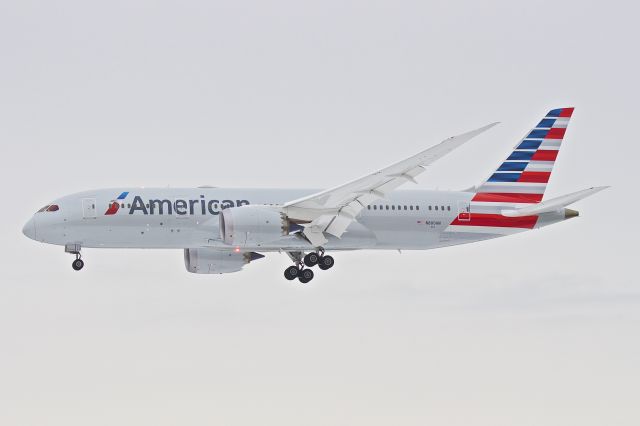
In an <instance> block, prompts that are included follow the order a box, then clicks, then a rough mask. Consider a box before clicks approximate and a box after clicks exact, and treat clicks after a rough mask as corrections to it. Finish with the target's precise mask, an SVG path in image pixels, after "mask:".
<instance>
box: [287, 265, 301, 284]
mask: <svg viewBox="0 0 640 426" xmlns="http://www.w3.org/2000/svg"><path fill="white" fill-rule="evenodd" d="M284 277H285V278H286V279H288V280H289V281H291V280H295V279H296V278H297V277H298V267H297V266H289V267H288V268H287V269H285V270H284Z"/></svg>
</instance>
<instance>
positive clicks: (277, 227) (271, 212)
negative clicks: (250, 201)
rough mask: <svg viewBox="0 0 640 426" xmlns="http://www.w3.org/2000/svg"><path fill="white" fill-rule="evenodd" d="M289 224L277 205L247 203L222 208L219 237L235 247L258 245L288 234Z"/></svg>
mask: <svg viewBox="0 0 640 426" xmlns="http://www.w3.org/2000/svg"><path fill="white" fill-rule="evenodd" d="M289 231H290V224H289V220H288V219H287V217H286V216H285V214H284V213H283V212H282V211H281V210H280V209H279V208H277V207H272V206H261V205H248V206H240V207H232V208H229V209H224V210H223V211H222V212H221V214H220V237H221V238H222V240H223V241H224V242H225V244H229V245H233V246H236V247H260V246H262V245H263V244H267V243H270V242H273V241H276V240H279V239H280V238H282V237H284V236H287V235H289Z"/></svg>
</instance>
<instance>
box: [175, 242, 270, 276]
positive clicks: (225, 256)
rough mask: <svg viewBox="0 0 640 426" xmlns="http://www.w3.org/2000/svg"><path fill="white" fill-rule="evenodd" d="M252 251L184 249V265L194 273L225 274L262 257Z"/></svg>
mask: <svg viewBox="0 0 640 426" xmlns="http://www.w3.org/2000/svg"><path fill="white" fill-rule="evenodd" d="M263 257H264V255H262V254H260V253H254V252H235V251H230V250H229V251H227V250H216V249H210V248H198V249H184V266H185V268H187V271H189V272H193V273H194V274H226V273H229V272H237V271H239V270H241V269H242V267H243V266H244V265H246V264H247V263H249V262H251V261H252V260H257V259H260V258H263Z"/></svg>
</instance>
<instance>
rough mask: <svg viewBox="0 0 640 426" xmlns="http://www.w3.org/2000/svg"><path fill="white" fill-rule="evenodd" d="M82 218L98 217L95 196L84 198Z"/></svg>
mask: <svg viewBox="0 0 640 426" xmlns="http://www.w3.org/2000/svg"><path fill="white" fill-rule="evenodd" d="M82 218H83V219H95V218H96V199H95V198H83V199H82Z"/></svg>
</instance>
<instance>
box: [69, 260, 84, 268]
mask: <svg viewBox="0 0 640 426" xmlns="http://www.w3.org/2000/svg"><path fill="white" fill-rule="evenodd" d="M71 267H72V268H73V270H74V271H79V270H80V269H82V268H84V262H83V261H82V259H76V260H74V261H73V263H72V264H71Z"/></svg>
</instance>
